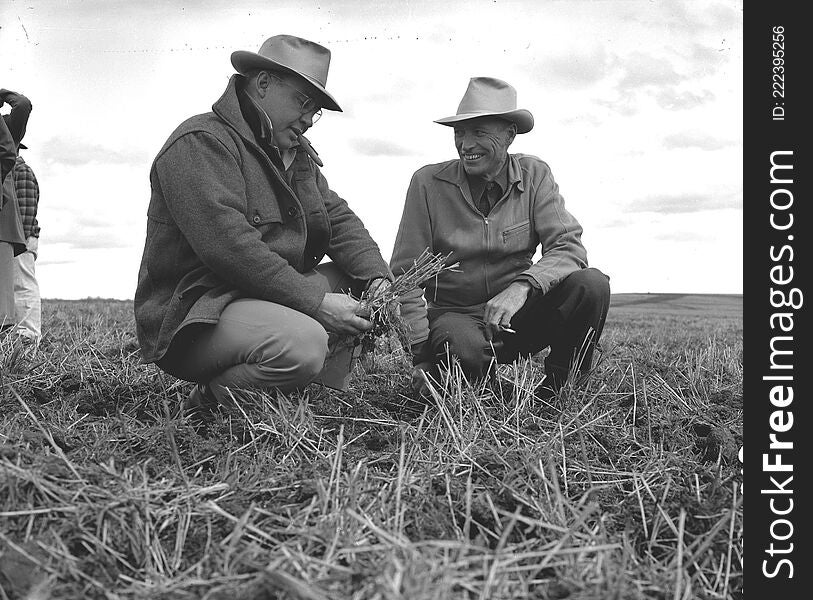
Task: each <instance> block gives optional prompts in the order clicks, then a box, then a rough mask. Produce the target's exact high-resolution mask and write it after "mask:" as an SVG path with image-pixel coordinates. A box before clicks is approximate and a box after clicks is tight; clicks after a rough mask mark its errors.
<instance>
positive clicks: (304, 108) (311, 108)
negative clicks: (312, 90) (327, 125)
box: [269, 73, 322, 123]
mask: <svg viewBox="0 0 813 600" xmlns="http://www.w3.org/2000/svg"><path fill="white" fill-rule="evenodd" d="M269 75H270V73H269ZM271 77H272V78H273V79H276V80H277V81H279V82H280V83H281V84H282V85H284V86H287V87H289V88H291V89H292V90H294V91H295V92H296V93H297V94H299V95H300V96H303V97H304V98H305V99H304V100H302V104H300V105H299V112H301V113H302V114H303V115H306V114H308V113H313V114H312V115H311V123H316V121H318V120H319V119H320V118H321V117H322V107H321V106H319V104H318V103H317V102H316V100H314V99H313V98H311V97H310V96H308V95H307V94H306V93H305V92H303V91H302V90H300V89H299V88H298V87H296V86H295V85H293V84H291V83H288V82H287V81H285V80H284V79H280V78H279V77H277V76H275V75H271Z"/></svg>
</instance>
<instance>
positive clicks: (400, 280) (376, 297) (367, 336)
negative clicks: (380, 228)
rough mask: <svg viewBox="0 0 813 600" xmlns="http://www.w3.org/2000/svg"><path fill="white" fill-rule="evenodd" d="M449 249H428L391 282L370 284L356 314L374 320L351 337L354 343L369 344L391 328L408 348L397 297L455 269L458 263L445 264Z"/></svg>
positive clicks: (383, 280) (449, 254) (382, 281)
mask: <svg viewBox="0 0 813 600" xmlns="http://www.w3.org/2000/svg"><path fill="white" fill-rule="evenodd" d="M450 256H451V252H450V253H448V254H446V255H443V254H433V253H431V252H430V251H429V250H428V249H427V250H424V251H423V252H422V253H421V255H420V256H419V257H418V258H416V259H415V260H414V261H413V263H412V266H411V267H410V268H409V269H407V270H406V271H404V272H403V273H401V274H400V275H397V276H396V277H395V280H394V281H393V282H391V283H390V282H389V281H387V280H386V279H379V280H375V281H373V284H372V285H370V287H369V288H368V289H367V290H366V291H365V292H364V293H363V294H362V295H361V299H360V300H359V305H360V307H359V310H358V314H361V315H364V316H365V318H367V319H369V320H370V321H371V322H372V323H373V327H372V329H370V330H369V331H366V332H364V333H362V334H361V335H360V336H358V337H356V338H354V340H353V341H354V343H356V342H357V341H358V342H359V343H362V344H365V345H367V346H368V347H371V346H372V345H374V343H375V338H376V337H379V336H381V335H384V334H386V333H388V332H389V331H391V330H394V331H395V333H396V334H397V335H398V338H399V340H400V341H401V344H402V345H404V347H406V348H408V347H409V341H408V335H407V333H408V332H407V331H406V329H407V325H406V324H405V323H404V322H403V321H402V320H401V315H400V305H399V304H398V298H399V297H401V296H402V295H404V294H406V293H407V292H409V291H411V290H413V289H415V288H416V287H418V286H420V285H421V284H422V283H424V282H426V281H429V280H430V279H432V278H433V277H437V276H438V275H439V274H440V273H441V272H443V271H446V270H453V269H455V268H456V267H457V266H458V264H459V263H454V264H453V265H447V264H446V261H447V260H448V259H449V257H450Z"/></svg>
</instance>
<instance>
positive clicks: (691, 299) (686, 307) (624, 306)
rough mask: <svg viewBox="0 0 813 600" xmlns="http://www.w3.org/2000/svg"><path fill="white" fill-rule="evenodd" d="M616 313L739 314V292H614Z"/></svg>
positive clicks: (611, 305)
mask: <svg viewBox="0 0 813 600" xmlns="http://www.w3.org/2000/svg"><path fill="white" fill-rule="evenodd" d="M610 309H611V310H612V311H613V312H614V313H617V314H635V313H651V312H657V313H663V314H685V315H687V316H688V315H700V316H702V315H707V316H715V317H731V318H740V319H741V318H742V294H613V296H612V299H611V302H610Z"/></svg>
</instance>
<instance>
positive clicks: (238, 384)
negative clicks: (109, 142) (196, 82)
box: [135, 35, 392, 405]
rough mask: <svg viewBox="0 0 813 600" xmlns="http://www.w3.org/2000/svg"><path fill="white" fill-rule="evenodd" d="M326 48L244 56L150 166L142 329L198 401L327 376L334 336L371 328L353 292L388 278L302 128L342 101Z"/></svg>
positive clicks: (291, 46)
mask: <svg viewBox="0 0 813 600" xmlns="http://www.w3.org/2000/svg"><path fill="white" fill-rule="evenodd" d="M330 58H331V54H330V51H329V50H328V49H327V48H325V47H323V46H321V45H319V44H317V43H314V42H312V41H309V40H306V39H302V38H299V37H296V36H292V35H276V36H273V37H271V38H269V39H267V40H266V41H265V42H264V43H263V44H262V46H261V47H260V49H259V52H249V51H237V52H234V53H233V54H232V55H231V62H232V65H233V66H234V68H235V69H236V70H237V74H234V75H233V76H232V77H231V79H230V80H229V83H228V86H227V87H226V91H225V92H224V93H223V95H222V96H221V97H220V99H219V100H218V101H217V102H215V104H214V105H213V106H212V111H211V112H208V113H205V114H202V115H197V116H194V117H192V118H191V119H188V120H187V121H185V122H184V123H182V124H181V125H180V126H179V127H178V128H177V129H176V130H175V131H174V132H173V133H172V134H171V135H170V137H169V139H168V140H167V141H166V143H165V144H164V146H163V147H162V148H161V150H160V151H159V153H158V156H157V157H156V159H155V161H154V163H153V165H152V169H151V172H150V182H151V186H152V196H151V198H150V205H149V209H148V219H147V236H146V243H145V247H144V255H143V258H142V262H141V268H140V270H139V275H138V286H137V289H136V295H135V317H136V328H137V334H138V339H139V342H140V344H141V352H142V355H143V360H144V361H145V362H154V363H156V364H157V365H158V366H159V367H160V368H161V369H162V370H164V371H166V372H167V373H170V374H171V375H174V376H176V377H178V378H180V379H184V380H187V381H192V382H196V383H198V384H199V385H198V386H197V387H196V388H195V390H194V391H193V393H192V395H191V396H190V399H189V401H190V403H191V404H192V405H196V404H200V403H214V402H217V401H222V400H224V399H225V398H227V397H228V396H229V392H230V390H231V391H233V390H236V389H270V388H276V389H279V390H282V391H290V390H296V389H300V388H302V387H304V386H305V385H307V384H308V383H310V382H311V381H313V380H315V379H319V378H320V374H322V373H323V369H325V364H326V361H327V362H328V363H329V362H330V360H331V357H330V356H329V355H328V335H329V334H333V335H357V334H359V333H361V332H363V331H365V330H367V329H369V328H370V327H371V326H372V324H371V323H370V321H368V320H367V319H366V318H364V317H363V316H359V315H358V314H356V313H357V311H358V310H359V304H358V302H356V301H355V300H353V299H352V298H351V297H350V296H349V295H348V294H347V293H346V292H347V291H352V292H353V293H355V294H356V295H357V296H356V297H358V294H359V293H360V292H361V291H362V290H364V289H365V288H367V289H369V288H372V287H377V286H381V285H389V281H390V279H391V277H392V276H391V273H390V271H389V268H388V265H387V263H386V261H385V260H384V259H383V258H382V257H381V253H380V251H379V249H378V246H377V245H376V244H375V242H374V241H373V239H372V238H371V236H370V234H369V233H368V231H367V230H366V229H365V227H364V225H363V224H362V222H361V221H360V220H359V218H358V217H357V216H356V215H355V214H354V212H353V211H352V210H351V209H350V208H349V206H348V205H347V202H345V201H344V200H343V199H342V198H340V197H339V196H338V195H337V194H336V193H335V192H334V191H332V190H331V189H330V187H329V186H328V183H327V181H326V179H325V177H324V176H323V175H322V172H321V170H320V167H321V166H322V161H321V159H320V157H319V155H318V154H317V153H316V151H315V150H314V149H313V146H312V145H311V144H310V142H309V141H308V140H307V138H305V137H304V134H305V133H306V132H307V131H308V130H309V129H310V128H311V127H312V126H313V125H314V123H316V121H317V120H318V119H319V117H320V116H321V115H322V112H323V111H341V108H340V107H339V104H338V102H337V101H336V100H335V98H334V97H333V96H332V95H331V94H330V92H328V91H327V88H326V85H327V75H328V68H329V66H330ZM325 256H327V257H329V258H330V259H331V261H332V262H329V263H325V264H320V263H321V261H322V259H323V258H324V257H325ZM345 367H346V369H349V357H348V360H347V364H346V365H345ZM331 372H334V371H331ZM340 379H341V378H340ZM323 382H324V383H326V384H327V385H332V386H334V387H342V384H343V382H342V381H338V382H337V381H336V380H330V381H328V380H327V378H323Z"/></svg>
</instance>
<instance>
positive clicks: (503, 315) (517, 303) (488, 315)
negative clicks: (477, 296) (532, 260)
mask: <svg viewBox="0 0 813 600" xmlns="http://www.w3.org/2000/svg"><path fill="white" fill-rule="evenodd" d="M530 293H531V284H530V283H528V282H527V281H515V282H514V283H512V284H511V285H509V286H508V287H507V288H505V289H504V290H503V291H501V292H500V293H499V294H497V295H496V296H494V297H493V298H492V299H491V300H489V301H488V302H487V303H486V309H485V315H484V317H483V320H484V321H485V324H486V332H487V334H489V335H490V338H493V337H494V336H495V335H496V334H497V333H498V332H499V331H500V330H501V329H504V328H506V327H511V319H512V318H514V315H515V314H516V313H517V311H518V310H519V309H520V308H522V305H523V304H525V301H526V300H527V299H528V294H530Z"/></svg>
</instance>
